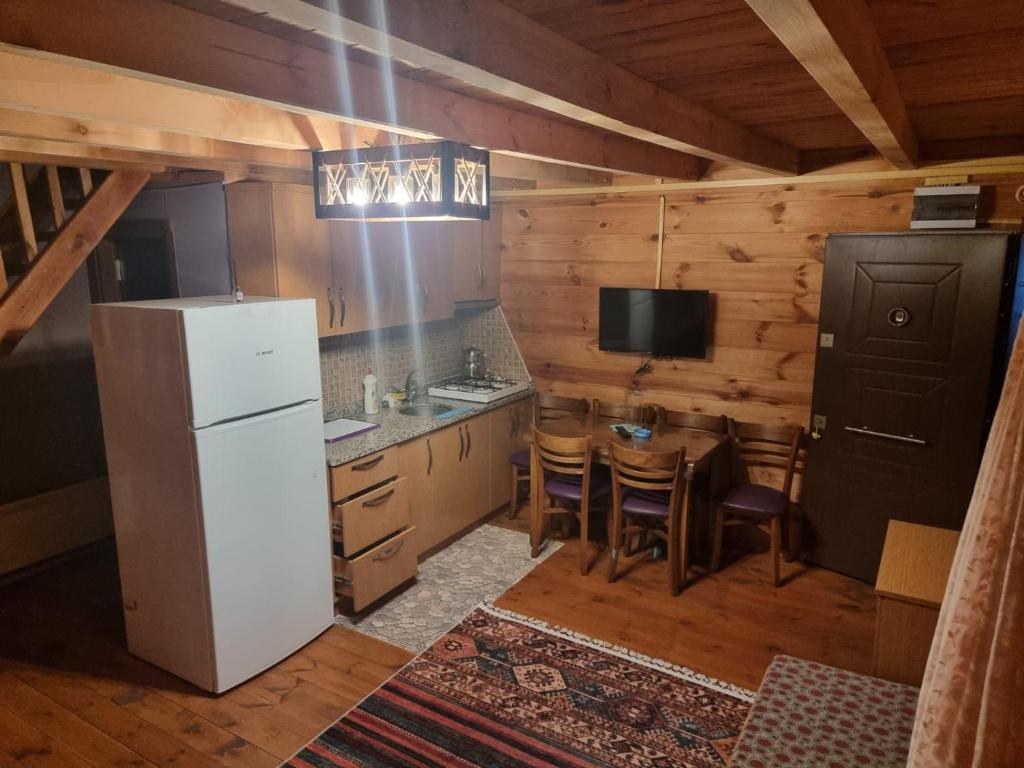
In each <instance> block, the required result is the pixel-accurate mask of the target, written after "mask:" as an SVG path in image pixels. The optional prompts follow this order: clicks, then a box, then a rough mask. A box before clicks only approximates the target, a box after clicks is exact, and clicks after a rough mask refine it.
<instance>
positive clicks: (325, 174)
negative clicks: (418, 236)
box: [313, 141, 491, 221]
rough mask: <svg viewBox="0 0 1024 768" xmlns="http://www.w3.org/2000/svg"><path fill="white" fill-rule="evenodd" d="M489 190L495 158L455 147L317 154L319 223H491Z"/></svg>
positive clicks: (443, 144) (451, 144)
mask: <svg viewBox="0 0 1024 768" xmlns="http://www.w3.org/2000/svg"><path fill="white" fill-rule="evenodd" d="M490 185H491V179H490V155H489V154H488V153H487V152H486V151H485V150H482V149H477V148H475V147H471V146H468V145H467V144H459V143H458V142H454V141H433V142H426V143H422V144H396V145H393V146H387V147H366V148H362V149H338V150H322V151H317V152H314V153H313V190H314V194H315V195H316V216H317V218H318V219H357V220H360V221H417V220H418V221H443V220H449V219H452V220H454V219H477V220H479V219H487V218H488V217H489V216H490V192H491V190H490Z"/></svg>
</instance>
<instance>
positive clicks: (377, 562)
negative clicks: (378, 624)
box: [334, 527, 417, 611]
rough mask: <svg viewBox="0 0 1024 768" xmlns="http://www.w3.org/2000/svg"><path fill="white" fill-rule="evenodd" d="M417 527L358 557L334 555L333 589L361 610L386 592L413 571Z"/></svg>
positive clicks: (414, 571)
mask: <svg viewBox="0 0 1024 768" xmlns="http://www.w3.org/2000/svg"><path fill="white" fill-rule="evenodd" d="M415 535H416V528H415V527H413V528H406V529H405V530H404V531H402V532H401V533H399V534H397V535H395V536H392V537H391V538H389V539H385V540H384V541H382V542H381V543H380V544H377V545H376V546H375V547H372V548H371V549H368V550H367V551H365V552H363V553H362V554H360V555H358V556H357V557H353V558H345V557H339V556H338V555H335V556H334V584H335V592H336V594H338V595H339V596H343V597H349V598H351V599H352V608H353V610H356V611H361V610H362V609H363V608H365V607H366V606H367V605H369V604H370V603H372V602H373V601H374V600H376V599H377V598H378V597H381V596H382V595H385V594H387V593H388V592H390V591H391V590H392V589H394V588H395V587H397V586H398V585H399V584H401V583H402V582H404V581H407V580H408V579H411V578H412V577H414V576H415V575H416V567H417V566H416V548H415V546H414V545H413V542H414V541H415V538H414V537H415Z"/></svg>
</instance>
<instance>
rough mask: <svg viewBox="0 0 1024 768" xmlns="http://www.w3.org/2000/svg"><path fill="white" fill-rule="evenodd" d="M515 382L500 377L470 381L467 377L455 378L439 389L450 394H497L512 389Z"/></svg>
mask: <svg viewBox="0 0 1024 768" xmlns="http://www.w3.org/2000/svg"><path fill="white" fill-rule="evenodd" d="M515 385H516V382H514V381H512V379H506V378H504V377H502V376H486V377H484V378H477V379H472V378H469V377H468V376H456V377H455V378H454V379H448V381H444V382H441V385H440V387H441V389H446V390H448V391H450V392H476V393H480V394H487V393H488V392H499V391H500V390H502V389H507V388H508V387H514V386H515Z"/></svg>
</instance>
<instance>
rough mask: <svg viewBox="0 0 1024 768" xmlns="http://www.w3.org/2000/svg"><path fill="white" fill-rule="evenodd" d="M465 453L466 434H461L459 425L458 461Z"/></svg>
mask: <svg viewBox="0 0 1024 768" xmlns="http://www.w3.org/2000/svg"><path fill="white" fill-rule="evenodd" d="M465 453H466V436H465V435H463V434H462V427H459V461H462V457H463V456H464V455H465Z"/></svg>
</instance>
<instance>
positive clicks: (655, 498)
mask: <svg viewBox="0 0 1024 768" xmlns="http://www.w3.org/2000/svg"><path fill="white" fill-rule="evenodd" d="M609 458H610V460H611V469H612V508H611V521H610V524H609V526H608V541H609V546H610V547H611V557H610V559H609V561H608V581H610V582H611V581H615V579H616V578H618V566H619V555H620V553H622V552H623V551H625V555H626V556H627V557H628V558H630V563H629V565H632V564H633V563H635V562H638V561H639V560H641V559H643V558H645V557H647V553H648V551H649V550H648V548H647V546H646V542H644V541H643V539H644V538H646V536H647V535H649V534H653V535H654V536H656V537H658V538H660V539H661V540H662V541H664V542H666V543H667V544H668V587H669V591H671V593H672V594H673V595H678V594H679V592H680V590H681V589H682V587H683V583H684V582H685V581H686V571H687V556H686V552H687V544H688V543H689V542H688V532H689V525H688V523H689V493H688V486H687V481H686V452H685V450H677V451H657V452H655V451H638V450H635V449H633V448H626V447H625V446H623V445H619V444H618V443H615V442H612V443H610V444H609ZM631 537H636V538H637V539H638V540H639V542H638V546H637V547H632V548H630V547H628V541H629V539H630V538H631ZM639 547H642V548H643V550H642V551H639V552H638V551H637V549H638V548H639Z"/></svg>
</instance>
